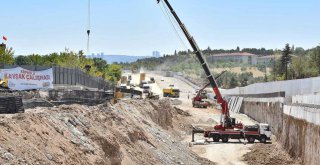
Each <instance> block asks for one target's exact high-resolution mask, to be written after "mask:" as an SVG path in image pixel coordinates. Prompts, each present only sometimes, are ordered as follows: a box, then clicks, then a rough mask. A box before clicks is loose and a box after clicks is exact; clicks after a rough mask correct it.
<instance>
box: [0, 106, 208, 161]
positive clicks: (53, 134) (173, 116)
mask: <svg viewBox="0 0 320 165" xmlns="http://www.w3.org/2000/svg"><path fill="white" fill-rule="evenodd" d="M191 118H192V117H190V115H189V114H184V113H181V112H180V111H177V109H175V108H173V107H172V106H171V105H170V101H168V100H159V101H146V100H127V101H120V102H119V103H117V104H115V105H111V104H109V103H105V104H102V105H98V106H91V107H90V106H84V105H77V104H75V105H62V106H59V107H55V108H37V109H29V110H27V112H26V113H24V114H15V115H1V116H0V164H6V163H8V164H71V165H72V164H74V165H78V164H98V165H99V164H101V165H102V164H103V165H105V164H106V165H108V164H112V165H118V164H139V165H140V164H195V165H197V164H199V165H200V164H208V165H210V164H214V163H213V162H210V161H209V160H207V159H204V158H200V157H199V156H197V155H196V154H195V153H194V152H192V151H191V150H190V149H189V148H188V144H187V143H185V142H181V141H180V140H181V138H182V137H183V136H184V135H185V134H187V133H188V131H190V130H191V129H190V127H191V124H190V123H191Z"/></svg>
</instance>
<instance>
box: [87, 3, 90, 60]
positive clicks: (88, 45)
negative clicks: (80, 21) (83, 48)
mask: <svg viewBox="0 0 320 165" xmlns="http://www.w3.org/2000/svg"><path fill="white" fill-rule="evenodd" d="M90 16H91V15H90V0H88V26H87V35H88V38H87V54H88V55H89V53H90V32H91V25H90V22H91V19H90Z"/></svg>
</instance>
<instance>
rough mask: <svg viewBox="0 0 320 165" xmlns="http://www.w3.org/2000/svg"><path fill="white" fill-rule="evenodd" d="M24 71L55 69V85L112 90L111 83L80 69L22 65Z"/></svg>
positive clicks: (6, 66) (10, 66)
mask: <svg viewBox="0 0 320 165" xmlns="http://www.w3.org/2000/svg"><path fill="white" fill-rule="evenodd" d="M16 67H18V65H5V66H4V69H11V68H16ZM20 67H22V68H24V69H28V70H32V71H41V70H46V69H49V68H52V69H53V84H59V85H82V86H86V87H89V88H97V89H99V90H109V89H112V84H111V82H108V81H106V80H104V79H103V78H101V77H94V76H90V75H88V74H87V73H85V72H83V71H82V70H81V69H79V68H64V67H60V66H37V65H22V66H20Z"/></svg>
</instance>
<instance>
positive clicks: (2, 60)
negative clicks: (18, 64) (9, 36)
mask: <svg viewBox="0 0 320 165" xmlns="http://www.w3.org/2000/svg"><path fill="white" fill-rule="evenodd" d="M13 54H14V51H13V49H12V48H2V47H1V48H0V64H13V63H14V58H13Z"/></svg>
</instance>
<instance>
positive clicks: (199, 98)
mask: <svg viewBox="0 0 320 165" xmlns="http://www.w3.org/2000/svg"><path fill="white" fill-rule="evenodd" d="M225 72H226V71H223V72H221V73H220V74H219V75H218V76H216V77H215V79H216V80H217V79H218V78H219V77H220V76H221V75H223V74H224V73H225ZM208 86H210V83H208V84H206V85H205V86H204V87H203V88H201V89H200V90H198V91H197V95H196V96H195V97H194V98H193V99H192V107H196V108H207V107H208V106H209V105H210V103H209V102H207V101H203V99H206V98H207V93H206V92H204V90H205V89H206V88H207V87H208Z"/></svg>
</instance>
